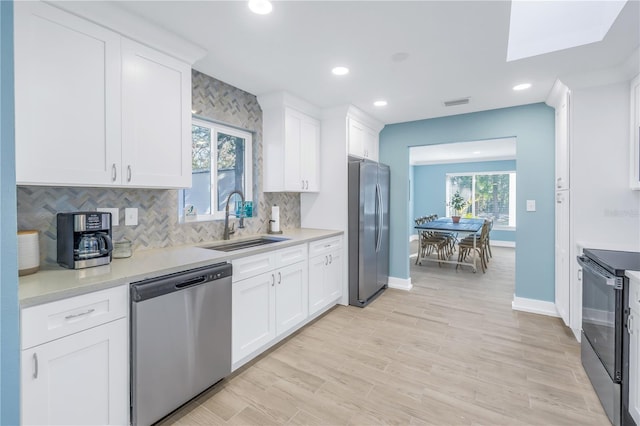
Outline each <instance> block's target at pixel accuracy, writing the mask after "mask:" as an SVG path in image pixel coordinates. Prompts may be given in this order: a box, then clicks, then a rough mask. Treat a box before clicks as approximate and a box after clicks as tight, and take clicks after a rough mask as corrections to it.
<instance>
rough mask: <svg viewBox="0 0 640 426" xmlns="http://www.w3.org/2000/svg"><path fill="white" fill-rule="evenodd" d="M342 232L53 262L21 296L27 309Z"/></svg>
mask: <svg viewBox="0 0 640 426" xmlns="http://www.w3.org/2000/svg"><path fill="white" fill-rule="evenodd" d="M343 234H344V232H343V231H335V230H325V229H308V228H300V229H291V230H284V231H283V234H278V235H272V234H258V235H251V236H244V237H238V238H234V239H231V240H229V241H230V242H233V241H242V240H245V239H250V238H255V237H259V236H268V237H278V238H280V237H282V238H288V239H287V240H285V241H279V242H277V243H273V244H267V245H263V246H258V247H251V248H247V249H242V250H236V251H231V252H223V251H217V250H211V249H207V248H204V247H207V246H211V245H216V244H220V243H223V242H224V241H221V240H212V241H203V242H201V243H197V244H192V245H185V246H177V247H167V248H159V249H151V250H141V251H137V252H134V254H133V256H132V257H129V258H126V259H113V261H112V262H111V264H109V265H104V266H97V267H93V268H87V269H75V270H74V269H65V268H62V267H58V266H54V265H51V266H49V267H48V268H47V269H43V270H41V271H39V272H37V273H35V274H33V275H27V276H24V277H20V279H19V285H18V298H19V302H20V308H28V307H31V306H37V305H41V304H44V303H49V302H54V301H57V300H62V299H66V298H69V297H74V296H80V295H82V294H86V293H91V292H94V291H99V290H104V289H107V288H111V287H117V286H120V285H126V284H129V283H132V282H136V281H141V280H145V279H149V278H155V277H158V276H161V275H167V274H172V273H175V272H180V271H184V270H188V269H193V268H198V267H201V266H207V265H213V264H215V263H220V262H230V261H231V260H233V259H238V258H241V257H246V256H252V255H255V254H260V253H266V252H269V251H273V250H278V249H281V248H286V247H290V246H294V245H297V244H303V243H309V242H312V241H316V240H321V239H324V238H329V237H333V236H338V235H343Z"/></svg>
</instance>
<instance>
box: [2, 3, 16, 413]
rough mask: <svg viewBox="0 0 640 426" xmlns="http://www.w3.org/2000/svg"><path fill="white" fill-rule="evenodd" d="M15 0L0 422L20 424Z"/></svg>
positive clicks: (9, 62)
mask: <svg viewBox="0 0 640 426" xmlns="http://www.w3.org/2000/svg"><path fill="white" fill-rule="evenodd" d="M13 122H14V114H13V2H11V1H0V164H2V167H1V168H0V193H1V194H0V195H1V196H0V342H1V343H0V424H3V425H17V424H19V423H20V384H19V377H20V376H19V373H20V353H19V330H20V325H19V321H18V260H17V241H16V240H17V236H16V226H17V225H16V223H17V218H16V206H17V202H16V167H15V138H14V125H13Z"/></svg>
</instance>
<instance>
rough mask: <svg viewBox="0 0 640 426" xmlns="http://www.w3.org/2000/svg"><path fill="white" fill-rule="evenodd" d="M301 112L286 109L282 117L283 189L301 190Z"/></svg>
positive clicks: (302, 188) (302, 182) (302, 186)
mask: <svg viewBox="0 0 640 426" xmlns="http://www.w3.org/2000/svg"><path fill="white" fill-rule="evenodd" d="M301 129H302V114H300V113H298V112H296V111H293V110H290V109H286V110H285V117H284V153H283V154H284V189H286V190H288V191H303V190H304V180H303V179H302V163H301V161H300V155H301V151H300V144H301Z"/></svg>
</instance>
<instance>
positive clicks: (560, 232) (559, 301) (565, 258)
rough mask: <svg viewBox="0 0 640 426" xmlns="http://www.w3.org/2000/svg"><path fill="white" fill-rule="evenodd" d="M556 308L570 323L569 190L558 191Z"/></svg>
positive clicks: (567, 322) (564, 319)
mask: <svg viewBox="0 0 640 426" xmlns="http://www.w3.org/2000/svg"><path fill="white" fill-rule="evenodd" d="M555 242H556V245H555V282H556V309H557V310H558V314H560V316H561V317H562V320H563V321H564V323H565V324H566V325H567V326H569V325H570V318H571V317H570V313H571V310H570V296H569V294H570V289H571V263H570V259H569V247H570V240H569V191H556V232H555Z"/></svg>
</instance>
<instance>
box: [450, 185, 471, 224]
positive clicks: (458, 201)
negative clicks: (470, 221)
mask: <svg viewBox="0 0 640 426" xmlns="http://www.w3.org/2000/svg"><path fill="white" fill-rule="evenodd" d="M449 206H451V208H452V209H453V214H452V215H451V220H453V223H458V222H460V215H461V214H462V210H463V209H464V208H465V207H467V200H465V199H464V198H462V195H460V191H456V192H455V193H454V194H453V196H452V197H451V201H450V202H449Z"/></svg>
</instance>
